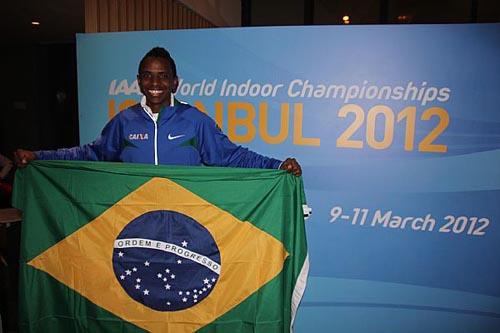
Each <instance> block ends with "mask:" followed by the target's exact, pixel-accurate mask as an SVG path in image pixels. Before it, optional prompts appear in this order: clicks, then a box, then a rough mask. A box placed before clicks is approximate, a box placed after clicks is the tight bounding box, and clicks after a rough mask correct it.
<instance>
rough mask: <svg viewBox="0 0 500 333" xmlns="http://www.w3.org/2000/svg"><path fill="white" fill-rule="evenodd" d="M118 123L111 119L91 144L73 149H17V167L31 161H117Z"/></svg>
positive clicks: (119, 130)
mask: <svg viewBox="0 0 500 333" xmlns="http://www.w3.org/2000/svg"><path fill="white" fill-rule="evenodd" d="M120 132H121V129H120V123H119V121H118V120H117V117H115V118H113V119H112V120H111V121H110V122H109V123H108V124H107V125H106V126H105V127H104V129H103V130H102V132H101V136H100V137H99V138H98V139H97V140H95V141H94V142H92V143H89V144H86V145H83V146H77V147H73V148H61V149H57V150H39V151H30V150H24V149H17V150H16V151H15V153H14V157H15V162H16V164H17V166H18V167H21V168H23V167H25V166H26V165H28V163H29V162H31V161H33V160H78V161H117V160H118V159H119V154H120V150H121V141H120V137H121V136H120Z"/></svg>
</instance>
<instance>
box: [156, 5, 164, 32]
mask: <svg viewBox="0 0 500 333" xmlns="http://www.w3.org/2000/svg"><path fill="white" fill-rule="evenodd" d="M162 5H163V0H158V1H156V11H155V14H156V30H161V28H162V26H163V9H162Z"/></svg>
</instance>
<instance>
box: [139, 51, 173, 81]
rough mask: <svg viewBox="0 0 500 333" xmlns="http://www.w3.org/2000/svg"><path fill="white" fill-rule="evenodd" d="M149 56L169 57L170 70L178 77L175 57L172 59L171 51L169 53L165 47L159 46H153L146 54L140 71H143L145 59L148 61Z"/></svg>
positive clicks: (140, 64) (140, 65)
mask: <svg viewBox="0 0 500 333" xmlns="http://www.w3.org/2000/svg"><path fill="white" fill-rule="evenodd" d="M149 57H153V58H163V59H167V60H168V63H169V64H170V70H171V71H172V74H173V75H174V77H177V68H176V67H175V61H174V59H172V57H171V56H170V53H168V51H167V50H166V49H165V48H163V47H159V46H157V47H153V48H152V49H151V50H149V52H148V53H146V54H145V55H144V57H143V58H142V59H141V62H140V63H139V68H138V73H141V68H142V66H143V65H144V61H146V58H149Z"/></svg>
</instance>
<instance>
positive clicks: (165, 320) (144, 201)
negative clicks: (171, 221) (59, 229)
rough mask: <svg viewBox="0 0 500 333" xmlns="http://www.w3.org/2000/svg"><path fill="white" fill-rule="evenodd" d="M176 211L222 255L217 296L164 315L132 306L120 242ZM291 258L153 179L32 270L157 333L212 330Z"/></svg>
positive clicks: (263, 237) (262, 236) (248, 228)
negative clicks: (117, 254)
mask: <svg viewBox="0 0 500 333" xmlns="http://www.w3.org/2000/svg"><path fill="white" fill-rule="evenodd" d="M162 210H163V211H173V212H178V213H181V214H184V215H186V216H188V217H190V218H192V219H193V220H195V221H197V222H198V223H200V224H201V225H203V227H205V228H206V230H208V232H209V233H210V234H211V236H212V237H213V239H214V240H215V243H216V244H217V247H218V249H219V251H220V261H221V262H220V263H219V264H220V275H219V278H218V281H217V283H216V284H215V285H214V287H213V289H212V290H211V293H210V294H209V295H208V296H206V298H204V299H203V300H201V301H200V302H198V303H196V304H194V305H193V306H191V307H189V308H185V309H182V310H178V311H159V310H156V309H153V308H151V307H148V306H145V305H143V304H142V303H140V302H138V301H136V300H134V299H133V298H132V297H130V296H129V294H127V292H126V291H125V290H124V288H123V287H122V285H121V284H120V282H119V281H118V280H117V277H116V275H115V272H114V270H113V251H114V249H115V241H116V239H117V238H118V236H119V235H120V233H121V232H122V230H123V229H124V228H125V227H126V226H127V225H128V224H129V223H130V222H131V221H132V220H134V219H136V218H138V217H140V216H142V215H143V214H146V213H148V212H153V211H162ZM287 256H288V253H287V251H286V250H285V248H284V246H283V244H282V243H281V242H280V241H278V240H277V239H275V238H274V237H272V236H270V235H269V234H267V233H266V232H264V231H262V230H260V229H258V228H256V227H255V226H253V225H252V224H251V223H248V222H243V221H240V220H238V219H237V218H236V217H234V216H233V215H231V214H230V213H228V212H226V211H224V210H222V209H220V208H218V207H216V206H214V205H213V204H211V203H209V202H207V201H206V200H204V199H202V198H201V197H199V196H197V195H195V194H193V193H192V192H190V191H188V190H186V189H185V188H183V187H182V186H180V185H178V184H176V183H174V182H172V181H170V180H168V179H164V178H152V179H151V180H150V181H148V182H147V183H145V184H144V185H142V186H140V187H139V188H138V189H136V190H135V191H133V192H131V193H130V194H129V195H127V196H126V197H124V198H123V199H122V200H120V201H118V202H117V203H116V204H115V205H114V206H112V207H110V208H109V209H108V210H106V211H105V212H104V213H103V214H101V215H100V216H98V217H97V218H96V219H94V220H93V221H91V222H89V223H88V224H86V225H85V226H84V227H82V228H80V229H79V230H77V231H76V232H74V233H73V234H71V235H70V236H68V237H66V238H65V239H63V240H61V241H60V242H58V243H57V244H55V245H54V246H52V247H50V248H49V249H47V250H46V251H44V252H43V253H41V254H40V255H38V256H37V257H35V258H34V259H33V260H31V261H30V262H29V263H28V264H29V265H31V266H34V267H36V268H38V269H40V270H42V271H45V272H46V273H48V274H49V275H51V276H52V277H54V278H55V279H57V280H58V281H60V282H61V283H63V284H65V285H66V286H68V287H70V288H71V289H74V290H75V291H77V292H78V293H80V294H81V295H82V296H84V297H86V298H87V299H89V300H90V301H91V302H93V303H94V304H96V305H98V306H100V307H102V308H104V309H106V310H108V311H109V312H111V313H113V314H115V315H116V316H118V317H120V318H122V319H124V320H126V321H128V322H131V323H133V324H135V325H137V326H139V327H141V328H143V329H145V330H148V331H151V332H191V331H195V330H197V329H199V328H201V327H203V326H205V325H207V324H208V323H211V322H212V321H214V320H215V319H217V318H218V317H220V316H221V315H223V314H224V313H226V312H228V311H229V310H231V309H232V308H234V307H235V306H237V305H238V304H239V303H241V302H242V301H244V300H245V299H246V298H247V297H249V296H250V295H251V294H252V293H254V292H255V291H257V290H258V289H259V288H261V287H262V286H263V285H264V284H266V283H267V282H269V281H270V280H271V279H273V278H274V277H275V276H277V275H278V274H279V273H280V272H281V270H282V269H283V265H284V261H285V259H286V257H287Z"/></svg>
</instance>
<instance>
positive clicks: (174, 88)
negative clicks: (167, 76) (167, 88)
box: [172, 76, 179, 94]
mask: <svg viewBox="0 0 500 333" xmlns="http://www.w3.org/2000/svg"><path fill="white" fill-rule="evenodd" d="M177 87H179V78H178V77H177V76H176V77H174V85H173V87H172V94H175V93H176V92H177Z"/></svg>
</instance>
